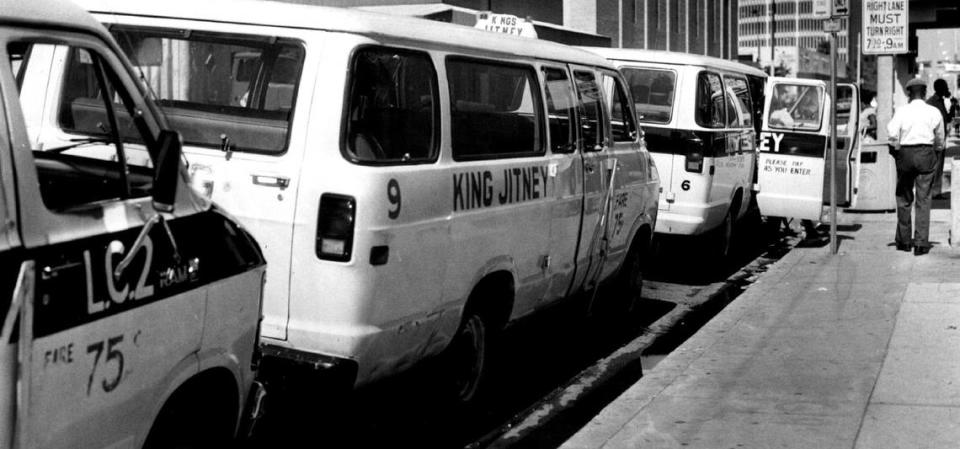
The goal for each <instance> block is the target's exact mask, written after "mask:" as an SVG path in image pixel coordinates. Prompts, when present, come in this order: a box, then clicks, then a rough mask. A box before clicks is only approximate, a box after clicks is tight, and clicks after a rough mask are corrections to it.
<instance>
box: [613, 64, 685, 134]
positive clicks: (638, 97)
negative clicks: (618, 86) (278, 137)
mask: <svg viewBox="0 0 960 449" xmlns="http://www.w3.org/2000/svg"><path fill="white" fill-rule="evenodd" d="M621 72H622V73H623V76H624V78H626V79H627V85H628V86H630V93H631V94H632V95H633V101H634V103H635V104H636V105H637V113H638V114H640V117H639V120H640V121H641V122H648V123H669V122H670V118H671V117H672V113H673V98H674V90H676V89H675V87H676V84H677V74H676V73H674V72H673V71H670V70H661V69H637V68H629V67H628V68H624V69H622V70H621Z"/></svg>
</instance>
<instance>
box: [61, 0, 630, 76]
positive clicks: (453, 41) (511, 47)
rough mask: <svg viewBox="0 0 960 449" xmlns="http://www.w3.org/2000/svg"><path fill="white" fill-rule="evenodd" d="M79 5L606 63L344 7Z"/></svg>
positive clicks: (220, 2) (143, 1)
mask: <svg viewBox="0 0 960 449" xmlns="http://www.w3.org/2000/svg"><path fill="white" fill-rule="evenodd" d="M79 3H80V4H81V5H82V6H84V7H85V8H87V9H88V10H89V11H90V12H94V13H106V14H110V13H114V14H120V15H133V16H150V17H163V18H175V19H190V20H201V21H211V22H219V23H238V24H249V25H263V26H275V27H287V28H300V29H312V30H324V31H338V32H347V33H356V34H362V35H367V36H371V37H374V38H376V37H388V38H395V39H404V40H416V41H424V42H439V43H443V44H448V45H453V46H457V47H462V48H471V49H477V50H485V51H494V52H499V53H506V54H512V55H517V56H526V57H538V58H544V59H556V60H564V61H570V62H577V63H581V64H587V65H595V66H605V67H612V65H611V64H610V62H608V61H606V60H605V59H603V58H601V57H598V56H597V55H596V54H595V53H590V52H588V51H584V50H580V49H576V48H574V47H569V46H565V45H561V44H557V43H555V42H549V41H544V40H539V39H530V38H522V37H514V36H507V35H502V34H497V33H492V32H487V31H481V30H476V29H473V28H470V27H466V26H462V25H453V24H449V23H443V22H436V21H432V20H426V19H419V18H413V17H404V16H396V15H387V14H381V13H376V12H369V11H360V10H356V9H348V8H334V7H325V6H315V5H301V4H291V3H280V2H272V1H262V0H256V1H251V0H203V1H197V0H164V1H156V0H81V1H80V2H79Z"/></svg>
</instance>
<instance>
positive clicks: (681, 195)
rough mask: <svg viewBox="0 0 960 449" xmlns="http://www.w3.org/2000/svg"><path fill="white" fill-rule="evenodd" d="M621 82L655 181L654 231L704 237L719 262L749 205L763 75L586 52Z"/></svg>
mask: <svg viewBox="0 0 960 449" xmlns="http://www.w3.org/2000/svg"><path fill="white" fill-rule="evenodd" d="M589 50H590V51H593V52H596V53H597V54H599V55H601V56H603V57H605V58H607V59H609V60H611V61H612V62H613V63H614V64H615V65H616V66H617V67H618V68H619V69H620V71H621V72H622V73H623V76H624V78H626V80H627V84H628V85H629V88H630V91H631V93H632V95H633V100H634V102H635V103H636V108H637V112H638V114H639V115H640V117H639V120H640V123H641V124H642V125H643V127H644V131H645V132H646V140H647V145H648V148H649V150H650V152H651V153H652V154H653V157H654V160H656V163H657V167H658V168H659V169H660V175H661V177H662V185H663V193H662V194H661V195H660V204H659V209H660V212H659V215H658V220H659V221H658V222H657V232H658V233H661V234H672V235H682V236H691V235H704V234H708V233H711V232H713V233H714V237H715V238H714V239H713V243H714V244H712V245H711V246H712V248H710V249H711V250H712V251H709V252H712V253H714V255H717V256H721V257H722V256H726V255H727V254H728V253H729V251H730V242H731V238H732V236H733V234H734V226H735V224H736V222H737V220H738V219H740V218H741V217H743V216H744V215H745V214H746V213H747V211H748V209H749V207H750V205H751V201H752V199H753V183H754V173H755V167H756V165H755V162H756V155H755V148H756V142H757V133H758V132H759V123H758V121H757V118H758V114H757V112H759V110H760V108H761V107H762V105H763V102H762V93H763V83H764V80H765V79H766V75H764V73H763V72H761V71H760V70H757V69H755V68H753V67H750V66H747V65H744V64H740V63H736V62H731V61H727V60H723V59H719V58H713V57H709V56H700V55H691V54H686V53H674V52H665V51H654V50H634V49H615V48H595V47H591V48H589Z"/></svg>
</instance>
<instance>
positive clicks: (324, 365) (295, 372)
mask: <svg viewBox="0 0 960 449" xmlns="http://www.w3.org/2000/svg"><path fill="white" fill-rule="evenodd" d="M260 347H261V349H262V351H263V360H262V361H261V365H260V378H261V379H263V380H264V382H265V383H266V384H267V388H268V389H277V388H279V389H284V390H293V391H295V390H294V389H295V388H297V387H298V386H300V385H301V384H302V385H310V386H311V387H312V388H320V389H324V390H326V389H331V390H334V391H346V390H351V389H353V385H354V383H355V382H356V379H357V369H358V365H357V362H356V361H354V360H350V359H344V358H339V357H332V356H328V355H323V354H315V353H312V352H307V351H301V350H298V349H292V348H287V347H283V346H278V345H273V344H270V343H261V345H260Z"/></svg>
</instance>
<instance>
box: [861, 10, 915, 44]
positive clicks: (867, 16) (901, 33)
mask: <svg viewBox="0 0 960 449" xmlns="http://www.w3.org/2000/svg"><path fill="white" fill-rule="evenodd" d="M909 17H910V8H909V5H908V2H907V0H864V2H863V53H864V54H868V55H870V54H872V55H876V54H900V53H906V52H907V50H908V47H907V31H908V30H909V24H910V19H909Z"/></svg>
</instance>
